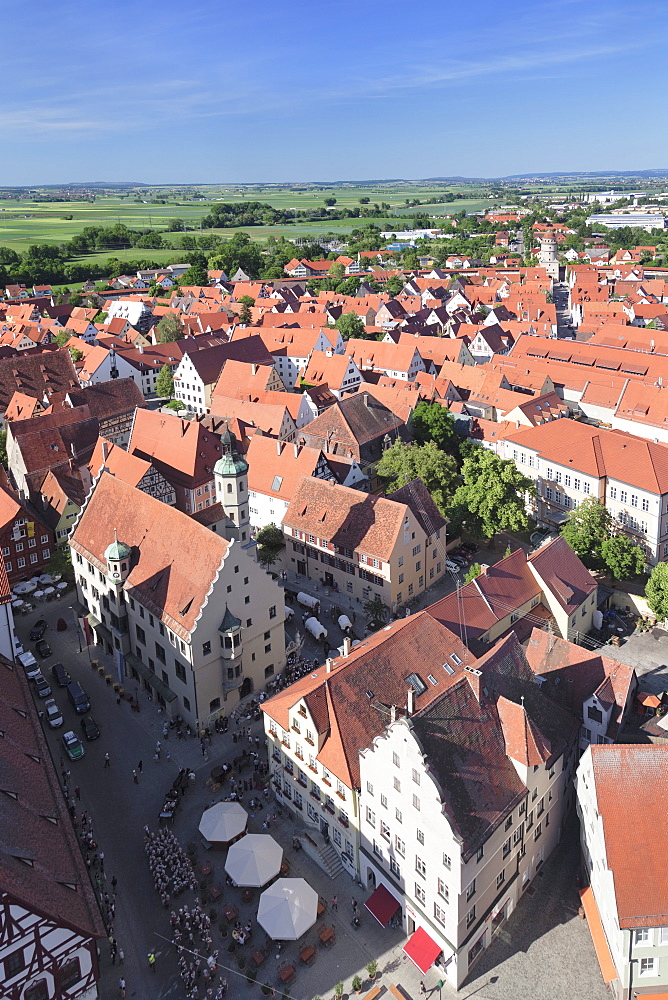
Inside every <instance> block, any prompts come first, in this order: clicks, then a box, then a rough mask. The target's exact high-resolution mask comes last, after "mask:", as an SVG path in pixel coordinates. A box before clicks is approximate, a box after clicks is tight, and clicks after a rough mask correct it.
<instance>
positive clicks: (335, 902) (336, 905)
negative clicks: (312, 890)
mask: <svg viewBox="0 0 668 1000" xmlns="http://www.w3.org/2000/svg"><path fill="white" fill-rule="evenodd" d="M332 909H333V910H336V911H337V912H338V909H339V897H338V896H332Z"/></svg>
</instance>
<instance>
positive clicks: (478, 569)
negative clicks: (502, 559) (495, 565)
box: [464, 563, 482, 583]
mask: <svg viewBox="0 0 668 1000" xmlns="http://www.w3.org/2000/svg"><path fill="white" fill-rule="evenodd" d="M481 573H482V566H481V565H480V563H471V565H470V566H469V568H468V569H467V570H466V573H465V574H464V583H470V582H471V580H475V578H476V577H477V576H480V574H481Z"/></svg>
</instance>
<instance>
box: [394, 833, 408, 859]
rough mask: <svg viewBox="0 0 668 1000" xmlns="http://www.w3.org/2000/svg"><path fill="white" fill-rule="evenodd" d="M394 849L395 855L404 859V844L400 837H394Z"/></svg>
mask: <svg viewBox="0 0 668 1000" xmlns="http://www.w3.org/2000/svg"><path fill="white" fill-rule="evenodd" d="M394 849H395V851H396V852H397V854H400V855H401V857H402V858H404V857H406V844H405V843H404V841H403V840H402V839H401V837H397V836H395V838H394Z"/></svg>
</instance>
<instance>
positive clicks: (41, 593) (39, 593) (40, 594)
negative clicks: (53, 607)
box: [32, 590, 44, 601]
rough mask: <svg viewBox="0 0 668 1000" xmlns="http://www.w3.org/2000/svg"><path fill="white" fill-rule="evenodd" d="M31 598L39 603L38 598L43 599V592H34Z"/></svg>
mask: <svg viewBox="0 0 668 1000" xmlns="http://www.w3.org/2000/svg"><path fill="white" fill-rule="evenodd" d="M32 596H33V597H34V598H35V599H36V600H38V601H39V600H40V598H42V597H44V591H43V590H36V591H35V593H34V594H33V595H32Z"/></svg>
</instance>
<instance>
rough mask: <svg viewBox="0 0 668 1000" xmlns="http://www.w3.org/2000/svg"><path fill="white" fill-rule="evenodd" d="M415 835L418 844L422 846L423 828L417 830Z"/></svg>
mask: <svg viewBox="0 0 668 1000" xmlns="http://www.w3.org/2000/svg"><path fill="white" fill-rule="evenodd" d="M416 836H417V841H418V844H422V845H423V846H424V830H417V831H416Z"/></svg>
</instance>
